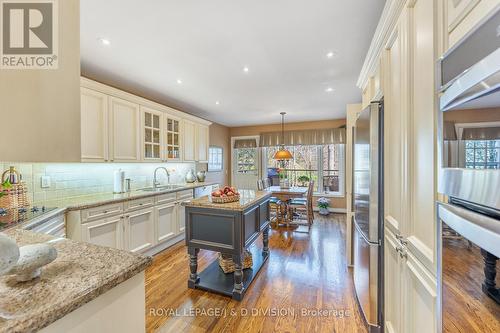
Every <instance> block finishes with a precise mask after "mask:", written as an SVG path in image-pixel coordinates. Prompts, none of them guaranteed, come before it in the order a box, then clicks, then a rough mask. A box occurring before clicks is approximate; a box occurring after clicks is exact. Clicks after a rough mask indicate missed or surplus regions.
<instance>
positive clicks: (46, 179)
mask: <svg viewBox="0 0 500 333" xmlns="http://www.w3.org/2000/svg"><path fill="white" fill-rule="evenodd" d="M40 187H41V188H49V187H50V177H49V176H42V177H41V184H40Z"/></svg>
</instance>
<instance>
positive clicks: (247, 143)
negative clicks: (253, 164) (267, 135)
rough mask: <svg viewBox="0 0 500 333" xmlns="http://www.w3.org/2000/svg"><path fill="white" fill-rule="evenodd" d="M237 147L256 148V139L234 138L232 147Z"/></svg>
mask: <svg viewBox="0 0 500 333" xmlns="http://www.w3.org/2000/svg"><path fill="white" fill-rule="evenodd" d="M233 148H235V149H238V148H257V140H255V139H236V140H234V147H233Z"/></svg>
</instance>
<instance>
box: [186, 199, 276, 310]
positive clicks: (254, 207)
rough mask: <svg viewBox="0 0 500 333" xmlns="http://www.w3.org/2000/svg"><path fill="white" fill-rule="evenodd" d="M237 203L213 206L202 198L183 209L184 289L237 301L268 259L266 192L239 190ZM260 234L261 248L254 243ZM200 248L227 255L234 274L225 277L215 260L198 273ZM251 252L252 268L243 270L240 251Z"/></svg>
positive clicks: (241, 297)
mask: <svg viewBox="0 0 500 333" xmlns="http://www.w3.org/2000/svg"><path fill="white" fill-rule="evenodd" d="M241 192H242V194H241V199H240V201H239V202H235V203H228V204H220V205H219V204H213V203H212V202H211V201H210V200H209V198H207V197H202V198H198V199H194V200H192V201H190V202H186V203H183V205H184V206H185V207H186V245H187V248H188V254H189V270H190V274H189V279H188V287H189V288H191V289H201V290H206V291H209V292H213V293H217V294H222V295H225V296H229V297H232V298H233V299H235V300H238V301H241V300H242V299H243V296H244V295H245V292H246V290H247V289H248V287H249V286H250V284H251V283H252V281H253V280H254V279H255V277H256V276H257V274H258V273H259V271H260V269H261V268H262V266H263V265H264V264H265V263H266V261H267V259H268V258H269V228H270V222H269V220H270V219H269V196H270V194H269V193H267V192H258V191H253V190H242V191H241ZM260 234H262V241H263V247H262V250H260V249H258V248H257V247H256V246H255V245H254V243H255V241H256V240H257V239H258V237H259V235H260ZM200 249H203V250H209V251H214V252H220V253H222V254H224V255H226V256H231V257H232V259H233V262H234V265H235V271H234V273H228V274H225V273H224V272H223V270H222V268H221V267H220V266H219V262H218V260H215V261H214V262H213V263H211V264H210V265H209V266H208V267H207V268H205V270H203V272H201V273H198V252H199V250H200ZM246 249H248V250H249V251H250V252H251V253H252V267H251V268H248V269H243V260H244V252H245V250H246Z"/></svg>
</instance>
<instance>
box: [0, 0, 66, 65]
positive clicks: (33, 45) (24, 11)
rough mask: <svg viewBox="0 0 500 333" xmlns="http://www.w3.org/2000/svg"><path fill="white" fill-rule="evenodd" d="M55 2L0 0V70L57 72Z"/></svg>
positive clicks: (54, 0)
mask: <svg viewBox="0 0 500 333" xmlns="http://www.w3.org/2000/svg"><path fill="white" fill-rule="evenodd" d="M56 1H57V0H38V1H37V0H32V1H29V2H28V1H21V0H0V18H1V24H0V29H1V32H0V38H1V43H0V57H1V58H0V68H4V69H7V68H9V69H56V68H57V66H58V57H57V46H58V45H57V44H58V43H57V39H58V26H57V15H58V11H57V2H56Z"/></svg>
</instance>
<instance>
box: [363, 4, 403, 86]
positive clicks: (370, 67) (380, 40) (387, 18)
mask: <svg viewBox="0 0 500 333" xmlns="http://www.w3.org/2000/svg"><path fill="white" fill-rule="evenodd" d="M405 3H406V0H387V1H386V3H385V6H384V10H383V11H382V15H381V17H380V21H379V23H378V25H377V29H376V30H375V34H374V35H373V39H372V42H371V44H370V48H369V49H368V53H367V55H366V58H365V62H364V63H363V67H362V68H361V73H360V74H359V78H358V82H357V83H356V85H357V86H358V87H359V88H360V89H364V88H365V87H366V85H367V84H368V81H369V79H370V76H372V75H373V73H374V72H375V69H376V68H377V65H378V61H379V58H380V53H381V51H382V50H383V49H384V47H385V44H386V41H387V39H388V38H389V34H390V33H391V31H392V30H393V28H394V26H395V25H396V23H397V21H398V18H399V16H400V14H401V11H402V10H403V7H404V5H405Z"/></svg>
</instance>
